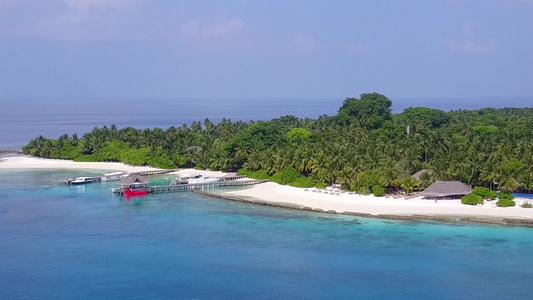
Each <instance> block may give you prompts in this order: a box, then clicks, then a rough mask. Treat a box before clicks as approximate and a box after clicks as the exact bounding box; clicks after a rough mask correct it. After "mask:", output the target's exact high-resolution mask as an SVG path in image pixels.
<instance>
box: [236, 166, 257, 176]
mask: <svg viewBox="0 0 533 300" xmlns="http://www.w3.org/2000/svg"><path fill="white" fill-rule="evenodd" d="M253 173H254V171H250V170H246V169H245V168H240V169H238V170H237V175H242V176H246V177H250V175H252V174H253Z"/></svg>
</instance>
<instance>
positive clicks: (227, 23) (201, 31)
mask: <svg viewBox="0 0 533 300" xmlns="http://www.w3.org/2000/svg"><path fill="white" fill-rule="evenodd" d="M244 25H245V23H244V21H242V20H241V19H237V18H224V17H218V18H216V19H214V20H213V21H212V22H207V23H201V22H200V21H198V20H191V21H188V22H186V23H184V24H183V25H182V26H181V32H182V33H184V34H185V35H187V36H189V37H192V38H195V39H210V38H213V37H226V36H229V35H231V34H234V33H236V32H239V31H241V30H242V29H244Z"/></svg>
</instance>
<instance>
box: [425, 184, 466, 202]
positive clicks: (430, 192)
mask: <svg viewBox="0 0 533 300" xmlns="http://www.w3.org/2000/svg"><path fill="white" fill-rule="evenodd" d="M470 193H472V188H471V187H469V186H468V185H466V184H464V183H462V182H460V181H435V183H433V184H432V185H430V186H429V187H428V188H426V189H425V190H423V191H422V192H421V193H420V194H421V195H422V197H424V198H426V199H460V198H461V197H463V196H465V195H468V194H470Z"/></svg>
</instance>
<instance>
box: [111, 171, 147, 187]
mask: <svg viewBox="0 0 533 300" xmlns="http://www.w3.org/2000/svg"><path fill="white" fill-rule="evenodd" d="M149 183H150V181H149V180H148V179H146V178H144V177H142V176H139V175H133V174H132V175H128V176H126V177H124V178H122V179H121V180H120V181H119V182H118V185H119V186H120V187H129V186H132V185H133V186H135V187H139V186H143V185H147V184H149Z"/></svg>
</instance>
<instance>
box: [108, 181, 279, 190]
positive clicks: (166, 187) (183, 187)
mask: <svg viewBox="0 0 533 300" xmlns="http://www.w3.org/2000/svg"><path fill="white" fill-rule="evenodd" d="M268 181H269V180H268V179H261V180H257V179H254V180H234V181H233V180H232V181H215V182H204V183H191V184H178V185H157V186H148V187H143V188H139V189H134V190H135V191H147V192H148V193H171V192H181V191H188V190H192V189H210V188H217V187H227V186H246V185H254V184H260V183H264V182H268ZM113 192H114V193H118V194H124V192H126V189H121V188H118V189H113Z"/></svg>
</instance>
